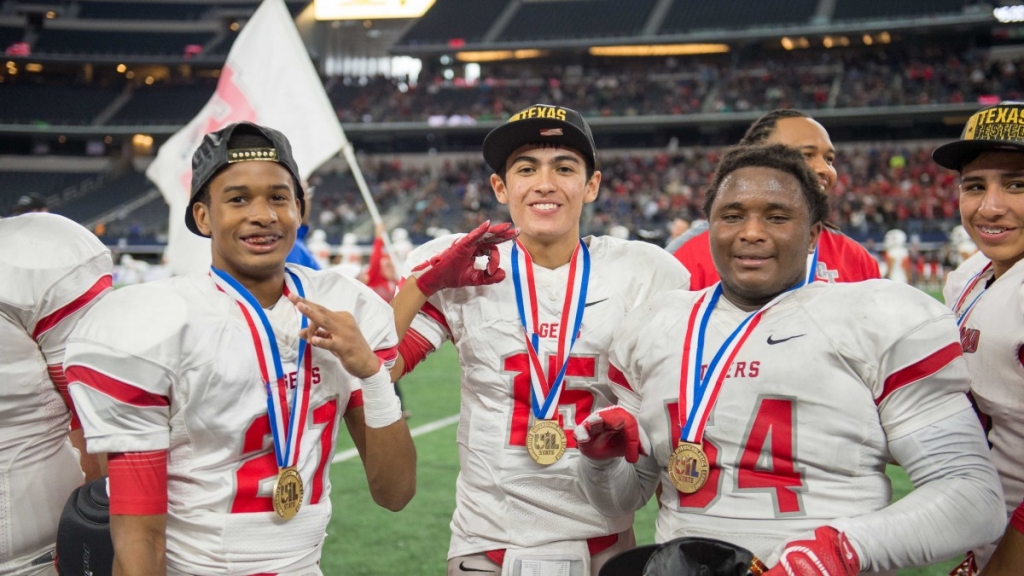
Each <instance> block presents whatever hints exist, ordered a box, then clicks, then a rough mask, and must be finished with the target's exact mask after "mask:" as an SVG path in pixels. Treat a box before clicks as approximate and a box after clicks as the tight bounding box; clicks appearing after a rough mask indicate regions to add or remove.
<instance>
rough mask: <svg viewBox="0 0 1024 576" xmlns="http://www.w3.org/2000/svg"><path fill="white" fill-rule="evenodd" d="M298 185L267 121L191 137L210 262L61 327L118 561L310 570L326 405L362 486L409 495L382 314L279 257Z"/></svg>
mask: <svg viewBox="0 0 1024 576" xmlns="http://www.w3.org/2000/svg"><path fill="white" fill-rule="evenodd" d="M299 182H300V180H299V177H298V167H297V166H296V164H295V161H294V159H293V158H292V154H291V146H290V145H289V143H288V141H287V139H285V137H284V135H283V134H281V133H280V132H277V131H276V130H272V129H270V128H265V127H262V126H258V125H255V124H250V123H247V122H243V123H238V124H232V125H229V126H227V127H226V128H224V129H222V130H220V131H218V132H214V133H212V134H207V135H206V136H205V137H204V138H203V141H202V143H201V144H200V146H199V149H198V150H197V151H196V152H195V154H194V156H193V159H192V201H191V202H190V206H189V209H188V211H187V212H186V213H185V215H184V216H185V222H186V225H187V226H188V228H189V230H191V231H192V232H194V233H195V234H198V235H201V236H208V237H210V240H211V250H212V256H213V266H212V267H211V269H210V272H209V273H207V274H195V275H190V276H184V277H180V278H174V279H171V280H167V281H163V282H156V283H152V284H144V285H139V286H132V287H129V288H124V289H122V290H119V291H117V292H114V293H113V294H111V300H110V302H109V303H108V305H107V306H102V307H94V308H93V310H91V311H90V312H91V313H90V314H88V315H87V316H86V318H85V319H83V321H82V323H81V324H80V325H79V327H78V329H77V330H76V332H75V333H74V334H73V335H72V337H71V339H70V341H69V345H68V354H67V358H66V360H65V366H66V371H67V374H68V380H69V381H70V383H71V395H72V397H73V398H74V401H75V404H76V405H77V406H78V408H79V409H80V411H81V412H80V413H81V416H82V421H83V427H84V429H85V432H86V438H87V439H88V443H89V444H88V446H89V449H90V451H95V452H107V453H109V461H110V464H109V470H110V513H111V520H110V529H111V537H112V539H113V543H114V551H115V565H114V568H115V573H116V574H126V575H133V574H161V575H163V574H174V575H177V574H257V573H264V574H267V573H273V574H279V575H284V574H295V575H299V574H301V575H318V574H320V569H319V567H318V565H317V564H318V562H319V559H320V551H321V548H322V546H323V541H324V536H325V529H326V526H327V522H328V520H329V519H330V516H331V501H330V497H329V496H330V479H329V477H328V470H327V465H328V464H329V463H330V460H331V457H332V456H333V454H334V445H335V438H336V436H337V433H338V427H339V424H340V422H341V419H342V418H344V420H345V424H346V425H347V427H348V430H349V433H350V434H351V435H352V438H353V440H354V441H355V444H356V447H357V448H358V450H359V454H360V456H361V457H362V459H363V464H364V466H365V468H366V475H367V480H368V481H369V485H370V492H371V495H372V496H373V498H374V500H375V501H376V502H377V503H378V504H380V505H381V506H384V507H386V508H388V509H391V510H398V509H401V508H402V507H403V506H405V504H406V503H407V502H408V501H409V499H410V498H411V497H412V494H413V491H414V490H415V477H416V473H415V466H416V456H415V450H414V448H413V444H412V439H411V438H410V436H409V430H408V428H407V427H406V425H405V421H404V420H403V419H402V418H401V405H400V403H399V401H398V399H397V397H396V396H395V393H394V387H393V386H392V384H391V382H390V377H389V374H388V371H389V369H390V367H391V365H392V364H393V362H394V358H395V356H396V355H397V352H396V346H397V343H398V341H397V338H396V335H395V331H394V321H393V317H392V314H391V312H390V309H389V308H388V306H387V305H386V304H385V303H384V302H383V301H382V300H381V299H380V298H379V297H377V295H375V294H374V293H373V292H371V291H370V290H369V289H367V288H366V287H365V286H362V285H361V284H359V283H357V282H355V281H351V280H348V279H346V278H343V277H341V276H339V275H336V274H330V273H319V272H314V271H312V270H309V269H307V268H304V267H301V266H295V267H292V266H286V265H285V258H286V256H287V255H288V252H289V250H291V248H292V244H293V243H294V242H295V235H296V230H297V228H298V226H299V222H300V220H301V217H300V214H301V213H302V204H303V202H304V198H303V191H302V188H301V186H300V185H299ZM316 302H319V304H317V303H316ZM307 342H308V344H309V345H307Z"/></svg>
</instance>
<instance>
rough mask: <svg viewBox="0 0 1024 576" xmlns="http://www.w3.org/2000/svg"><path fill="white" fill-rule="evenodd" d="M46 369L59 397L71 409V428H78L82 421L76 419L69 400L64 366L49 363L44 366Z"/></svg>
mask: <svg viewBox="0 0 1024 576" xmlns="http://www.w3.org/2000/svg"><path fill="white" fill-rule="evenodd" d="M46 371H47V372H48V373H49V374H50V381H51V382H53V385H54V386H56V387H57V392H60V397H61V398H63V399H64V403H65V404H67V405H68V410H70V411H71V429H72V430H78V429H80V428H81V427H82V422H81V421H80V420H79V419H78V411H77V410H75V403H74V402H72V401H71V394H69V393H68V377H67V376H65V375H64V367H63V366H61V365H60V364H51V365H50V366H47V367H46Z"/></svg>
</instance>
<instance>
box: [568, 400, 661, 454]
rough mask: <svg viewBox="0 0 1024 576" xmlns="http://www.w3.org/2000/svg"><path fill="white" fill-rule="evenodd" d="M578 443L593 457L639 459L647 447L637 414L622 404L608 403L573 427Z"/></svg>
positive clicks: (580, 447) (583, 451)
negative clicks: (630, 411)
mask: <svg viewBox="0 0 1024 576" xmlns="http://www.w3.org/2000/svg"><path fill="white" fill-rule="evenodd" d="M573 433H574V434H575V435H576V447H577V448H579V450H580V452H581V453H582V454H583V455H584V456H586V457H587V458H590V459H591V460H607V459H609V458H618V457H620V456H621V457H624V458H625V459H626V462H629V463H630V464H634V463H636V461H637V459H638V458H639V457H640V454H643V455H644V456H646V455H647V454H648V451H647V450H646V449H645V447H644V445H643V443H642V442H641V440H640V427H639V426H638V425H637V423H636V418H634V417H633V415H632V414H630V413H629V412H626V410H625V409H624V408H622V407H621V406H608V407H606V408H602V409H600V410H598V411H597V412H594V413H593V414H591V415H590V416H587V419H586V420H584V421H583V423H582V424H580V425H579V426H577V427H576V429H575V430H574V431H573Z"/></svg>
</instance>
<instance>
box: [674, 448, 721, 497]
mask: <svg viewBox="0 0 1024 576" xmlns="http://www.w3.org/2000/svg"><path fill="white" fill-rule="evenodd" d="M710 473H711V466H710V465H709V464H708V456H707V454H705V453H704V449H703V448H701V447H700V445H699V444H691V443H689V442H680V443H679V446H677V447H676V450H675V452H673V453H672V455H671V456H669V457H668V479H669V480H670V481H671V482H672V485H673V486H675V487H676V490H679V491H680V492H682V493H683V494H693V493H694V492H696V491H698V490H700V489H701V488H703V487H704V483H705V482H707V481H708V475H709V474H710Z"/></svg>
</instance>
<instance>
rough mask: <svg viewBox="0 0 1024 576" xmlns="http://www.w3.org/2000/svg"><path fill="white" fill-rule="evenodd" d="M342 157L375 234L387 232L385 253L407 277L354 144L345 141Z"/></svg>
mask: <svg viewBox="0 0 1024 576" xmlns="http://www.w3.org/2000/svg"><path fill="white" fill-rule="evenodd" d="M341 155H342V156H343V157H344V158H345V162H347V163H348V167H349V169H350V170H352V176H353V177H354V178H355V179H356V186H358V187H359V193H360V194H362V196H363V201H364V202H366V208H367V209H368V210H369V211H370V218H371V219H372V220H373V224H374V233H376V230H377V229H378V228H380V229H382V230H384V231H385V233H384V234H382V235H381V240H383V241H384V251H385V252H387V253H388V257H389V258H391V262H392V264H394V265H395V270H396V271H397V272H398V273H399V274H400V275H401V276H402V277H405V276H406V270H405V262H399V260H398V258H396V257H395V249H394V247H393V246H392V245H391V235H390V234H388V233H387V227H386V226H385V225H384V220H383V219H382V218H381V217H380V212H379V211H378V210H377V203H376V202H374V201H373V196H371V195H370V187H369V186H367V185H366V179H365V178H363V171H362V170H361V169H360V168H359V161H357V160H356V153H355V149H354V148H353V146H352V142H350V141H349V140H348V138H346V139H345V143H344V144H342V146H341Z"/></svg>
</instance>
